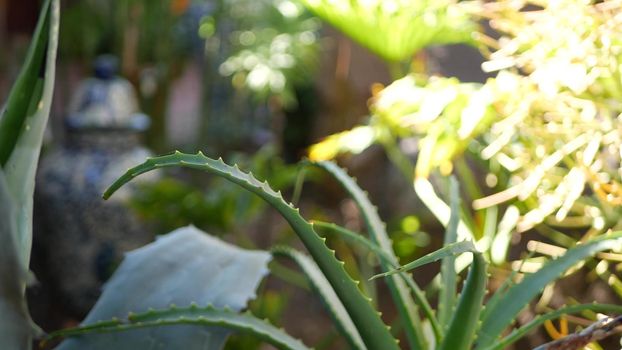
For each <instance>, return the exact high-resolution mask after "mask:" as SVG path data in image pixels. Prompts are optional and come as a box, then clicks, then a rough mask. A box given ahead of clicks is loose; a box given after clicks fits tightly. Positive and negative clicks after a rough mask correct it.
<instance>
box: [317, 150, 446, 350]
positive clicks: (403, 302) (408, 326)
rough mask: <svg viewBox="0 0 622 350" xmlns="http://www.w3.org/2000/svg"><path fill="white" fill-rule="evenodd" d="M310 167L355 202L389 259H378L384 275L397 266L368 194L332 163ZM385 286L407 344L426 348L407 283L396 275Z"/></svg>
mask: <svg viewBox="0 0 622 350" xmlns="http://www.w3.org/2000/svg"><path fill="white" fill-rule="evenodd" d="M310 164H312V165H314V166H317V167H319V168H321V169H323V170H325V171H326V172H328V173H329V174H331V175H332V176H333V177H334V178H335V179H336V180H337V181H338V182H339V183H340V184H341V185H342V186H343V187H344V188H345V190H346V191H347V192H348V193H349V194H350V196H352V198H353V199H354V202H355V203H356V205H357V206H358V208H359V210H360V211H361V216H362V217H363V220H364V221H365V226H366V228H367V232H368V234H369V237H370V240H371V241H372V242H373V243H375V244H377V245H378V246H379V247H380V249H382V250H383V251H384V252H385V253H386V255H388V256H389V257H390V259H391V260H390V261H389V262H385V261H384V260H383V259H381V260H380V266H381V267H382V270H383V271H385V272H386V271H389V270H391V269H393V268H394V266H396V265H398V260H397V257H396V256H395V252H394V251H393V242H392V241H391V239H390V238H389V235H388V234H387V231H386V227H385V224H384V222H382V220H381V219H380V216H379V215H378V211H377V210H376V207H374V205H373V204H372V203H371V201H370V200H369V198H368V197H367V194H366V193H365V192H364V191H363V190H362V189H361V188H360V187H359V186H358V184H357V183H356V181H355V180H354V179H353V178H352V177H350V176H349V175H348V174H347V173H346V171H345V170H344V169H342V168H340V167H339V166H338V165H337V164H335V163H334V162H330V161H322V162H315V163H310ZM413 284H414V281H413ZM387 285H388V287H389V291H390V292H391V296H392V297H393V300H394V301H395V305H396V307H397V310H398V313H399V315H400V318H401V320H402V324H403V326H404V329H405V332H406V336H407V338H408V341H409V343H410V344H411V346H412V347H414V348H415V349H425V348H426V344H425V339H424V336H423V327H422V324H421V320H420V318H419V315H418V312H417V306H416V304H415V301H414V300H413V298H412V296H411V295H410V291H409V289H408V288H407V283H406V282H404V280H403V279H402V277H400V276H399V275H395V276H391V277H390V278H389V279H387ZM424 299H425V298H424ZM430 322H435V320H434V317H432V318H431V321H430Z"/></svg>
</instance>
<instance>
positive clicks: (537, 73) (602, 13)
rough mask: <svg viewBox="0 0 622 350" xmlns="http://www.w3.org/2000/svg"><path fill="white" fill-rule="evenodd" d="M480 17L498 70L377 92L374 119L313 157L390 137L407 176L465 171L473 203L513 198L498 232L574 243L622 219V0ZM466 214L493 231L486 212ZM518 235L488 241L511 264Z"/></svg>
mask: <svg viewBox="0 0 622 350" xmlns="http://www.w3.org/2000/svg"><path fill="white" fill-rule="evenodd" d="M526 9H528V10H526ZM477 16H478V17H479V18H482V19H485V20H487V21H488V23H489V24H490V26H491V27H492V29H493V30H494V31H495V33H497V34H496V35H498V38H496V39H495V38H493V37H492V36H490V35H489V34H488V33H486V32H477V33H474V37H475V38H476V39H477V41H478V43H479V45H480V47H481V50H482V52H483V53H484V54H485V57H486V59H487V61H486V62H485V63H484V64H483V65H482V67H483V69H484V70H485V71H488V72H497V75H496V76H495V77H494V78H490V79H488V80H487V81H486V82H485V83H484V84H473V83H462V82H460V81H459V80H457V79H455V78H444V77H435V76H431V77H429V76H425V75H421V74H409V75H408V76H405V77H404V78H401V79H398V80H396V81H395V82H393V83H392V84H390V85H389V86H387V87H386V88H384V89H382V90H380V91H378V92H377V94H376V95H375V96H374V98H373V99H372V100H371V105H370V111H371V116H370V119H369V122H368V124H367V125H364V126H359V127H356V128H354V129H352V130H351V131H346V132H343V133H340V134H336V135H333V136H331V137H328V138H327V139H325V140H324V141H322V142H321V143H319V144H316V145H314V146H313V147H312V148H311V152H310V155H311V158H314V159H325V158H332V157H334V156H336V154H337V153H339V152H343V151H347V152H354V153H357V152H360V151H362V150H364V149H366V148H367V147H368V146H370V145H371V144H373V143H380V144H383V145H385V148H386V149H387V151H388V153H389V154H393V157H392V159H393V160H394V161H395V163H396V164H397V165H398V166H399V167H400V169H402V171H403V173H404V174H405V175H406V176H408V177H414V178H415V179H427V178H429V177H430V176H434V174H440V175H447V174H449V173H452V172H456V173H457V174H458V175H460V177H461V180H462V181H463V182H467V186H465V188H467V192H468V193H467V198H468V199H469V200H465V201H464V202H465V204H466V208H464V211H465V212H472V211H473V210H475V211H476V212H475V213H474V214H475V215H477V214H478V212H486V213H491V211H489V210H487V209H489V208H492V207H496V206H498V207H499V208H501V209H502V212H501V213H502V215H499V217H500V218H501V220H499V221H500V223H503V226H504V227H503V229H501V227H499V228H498V229H497V230H496V231H499V232H507V233H508V234H510V233H511V232H517V233H520V232H525V231H528V230H530V229H532V228H535V229H536V230H539V231H543V232H546V233H547V234H546V237H547V238H548V239H551V240H552V241H553V242H554V243H555V244H558V245H561V246H569V245H572V244H574V242H575V241H576V240H585V239H586V238H587V237H591V236H593V235H595V234H599V233H602V232H605V231H607V230H609V229H618V228H619V225H620V212H619V210H618V209H617V208H618V207H619V203H620V199H619V198H620V171H619V169H620V157H621V156H620V129H619V126H618V125H617V122H618V121H619V118H620V115H621V114H620V113H621V112H622V110H621V107H622V106H621V105H620V102H619V101H620V98H621V97H622V96H621V95H620V94H621V93H622V90H621V89H620V88H621V87H622V77H621V76H620V64H621V63H622V62H621V61H620V59H621V57H622V56H621V54H622V43H621V42H620V37H621V36H620V34H621V33H620V31H621V30H622V26H621V24H622V23H621V21H622V15H621V14H620V3H619V2H616V1H604V2H598V3H590V2H585V1H551V2H538V1H536V2H526V1H498V2H491V3H486V4H482V5H481V8H480V10H479V11H477ZM396 151H397V152H398V154H396ZM465 160H466V161H465ZM466 163H468V164H466ZM413 168H414V173H413V172H411V169H413ZM482 180H483V181H482ZM420 194H421V193H420ZM517 208H518V212H520V215H518V214H517ZM492 213H494V214H495V215H496V214H497V210H496V209H495V210H493V211H492ZM503 213H504V214H503ZM465 221H467V222H468V224H470V226H471V227H470V229H471V231H472V232H473V233H474V234H475V236H476V237H479V238H480V240H482V239H484V240H486V239H487V237H486V236H485V235H484V234H483V232H482V231H483V230H484V227H483V224H484V223H486V222H488V221H487V220H486V219H483V220H479V222H478V220H468V219H465ZM478 225H479V227H477V226H478ZM508 226H509V229H508ZM545 227H546V228H545ZM478 232H480V233H479V234H478ZM578 232H581V233H580V234H578ZM501 236H505V235H501ZM488 238H490V237H488ZM495 240H496V242H495ZM510 241H511V239H510V237H507V236H506V237H500V236H497V237H494V238H492V239H488V241H484V242H483V243H482V245H483V246H484V247H488V248H490V247H491V246H495V247H496V249H495V250H494V251H492V252H491V254H492V255H493V260H494V261H496V262H497V263H500V262H503V261H504V260H505V251H507V245H508V244H509V243H510ZM495 243H496V245H495Z"/></svg>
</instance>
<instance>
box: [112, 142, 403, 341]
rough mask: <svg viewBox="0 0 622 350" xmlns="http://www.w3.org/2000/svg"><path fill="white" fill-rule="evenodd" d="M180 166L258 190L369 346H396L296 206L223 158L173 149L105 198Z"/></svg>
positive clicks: (150, 161) (123, 178) (129, 174)
mask: <svg viewBox="0 0 622 350" xmlns="http://www.w3.org/2000/svg"><path fill="white" fill-rule="evenodd" d="M173 166H183V167H188V168H194V169H199V170H204V171H206V172H208V173H211V174H214V175H218V176H221V177H223V178H224V179H226V180H229V181H231V182H233V183H235V184H238V185H240V186H241V187H243V188H245V189H246V190H248V191H250V192H253V193H255V194H257V195H258V196H259V197H261V198H262V199H264V200H265V201H266V202H267V203H269V204H270V205H271V206H273V207H274V208H275V209H276V210H277V211H279V213H281V215H282V216H283V217H284V218H285V220H287V222H288V223H289V224H290V225H291V226H292V228H293V229H294V232H296V234H297V235H298V237H299V238H300V239H301V241H302V242H303V244H304V245H305V247H306V248H307V250H308V251H309V253H310V254H311V256H312V257H313V259H314V260H315V262H316V263H317V264H318V266H319V267H320V270H322V272H323V273H324V275H325V276H326V279H327V280H328V281H329V282H330V284H331V285H332V286H333V289H334V290H335V292H336V293H337V295H338V296H339V299H340V300H341V302H342V303H343V305H344V307H345V308H346V310H348V314H350V317H351V318H352V321H353V322H354V324H355V325H356V328H357V329H358V331H359V334H360V335H361V337H362V338H363V341H364V342H365V345H366V346H367V348H368V349H383V350H384V349H386V350H391V349H395V350H397V349H398V346H397V342H396V340H395V338H393V336H391V333H390V332H389V330H388V327H387V326H386V325H385V324H384V322H383V321H382V319H381V318H380V315H379V314H378V312H377V311H376V310H375V309H374V308H373V307H372V305H371V304H370V302H369V300H368V299H367V298H366V297H365V296H364V295H363V294H361V292H360V291H359V290H358V286H357V284H356V282H355V281H353V280H352V279H351V278H350V276H348V274H347V272H346V271H345V269H344V268H343V265H342V263H340V262H339V261H338V260H337V258H336V257H335V254H334V252H333V251H332V250H330V249H328V247H326V244H325V243H324V240H323V239H322V238H320V237H319V236H318V235H317V233H315V231H314V229H313V226H312V225H311V224H309V223H308V222H307V221H306V220H305V219H304V218H303V217H302V216H301V215H300V212H299V210H298V209H296V208H294V207H293V206H292V205H291V204H288V203H286V202H285V200H284V199H283V197H282V195H281V193H280V192H275V191H274V190H273V189H271V188H270V186H269V185H268V184H267V183H266V182H263V183H262V182H260V181H258V180H257V179H256V178H255V177H253V176H252V174H247V173H244V172H242V171H240V169H238V168H237V166H229V165H227V164H225V163H224V162H223V161H222V159H219V160H214V159H210V158H207V157H205V156H204V155H203V154H201V153H198V154H196V155H191V154H183V153H180V152H176V153H174V154H171V155H166V156H161V157H155V158H150V159H148V160H147V161H146V162H145V163H143V164H141V165H139V166H137V167H134V168H132V169H130V170H128V172H127V173H125V174H124V175H123V176H121V177H120V178H119V179H118V180H117V181H116V182H115V183H114V184H112V186H110V188H109V189H108V190H107V191H106V192H105V193H104V198H108V197H109V196H110V195H112V193H113V192H114V191H116V190H117V189H119V188H120V187H121V186H122V185H123V184H124V183H127V182H128V181H130V180H131V179H133V178H134V177H136V176H138V175H140V174H143V173H145V172H148V171H151V170H154V169H157V168H164V167H173Z"/></svg>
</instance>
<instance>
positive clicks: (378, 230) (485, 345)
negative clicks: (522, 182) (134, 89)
mask: <svg viewBox="0 0 622 350" xmlns="http://www.w3.org/2000/svg"><path fill="white" fill-rule="evenodd" d="M311 164H312V165H314V166H318V167H320V168H322V169H324V170H326V171H327V172H328V173H329V174H331V175H332V176H334V177H335V179H337V181H339V182H340V183H341V184H342V185H343V186H344V188H345V189H346V190H347V192H348V193H350V194H351V195H352V196H353V198H354V200H355V202H356V203H357V204H358V206H359V208H360V209H361V212H362V213H363V217H364V220H365V222H366V224H367V227H368V231H369V232H368V233H369V235H370V238H369V239H368V238H365V237H363V236H360V235H358V236H357V235H355V234H354V233H352V232H349V231H348V230H346V229H343V228H340V227H339V226H337V225H335V224H325V223H324V224H322V223H319V224H318V225H315V224H310V223H308V222H307V221H306V220H305V219H304V218H303V217H302V216H301V214H300V212H299V210H298V209H296V208H294V206H293V205H292V204H291V203H288V202H286V201H285V200H284V199H283V196H282V195H281V193H279V192H275V191H273V190H272V189H271V188H270V186H269V185H268V184H267V183H264V182H261V181H259V180H257V179H256V178H254V177H253V176H252V174H249V173H245V172H243V171H241V170H240V169H238V168H237V167H236V166H229V165H227V164H225V163H224V162H223V161H222V160H215V159H211V158H208V157H206V156H204V155H203V154H201V153H198V154H183V153H179V152H175V153H174V154H170V155H165V156H161V157H155V158H150V159H148V160H147V161H146V162H145V163H143V164H141V165H139V166H137V167H134V168H132V169H130V170H129V171H128V172H127V173H126V174H125V175H123V176H122V177H121V178H119V179H118V180H117V181H116V182H115V183H114V184H113V185H112V186H111V187H110V188H109V189H108V190H107V191H106V193H105V194H104V197H105V198H108V197H109V196H111V195H112V194H113V193H114V191H116V190H117V189H119V188H120V187H121V186H122V185H123V184H125V183H127V182H128V181H130V180H131V179H133V178H134V177H136V176H139V175H140V174H143V173H145V172H148V171H151V170H154V169H158V168H164V167H175V166H181V167H188V168H194V169H200V170H204V171H206V172H208V173H211V174H214V175H217V176H221V177H223V178H225V179H227V180H229V181H232V182H233V183H236V184H238V185H240V186H241V187H243V188H245V189H247V190H248V191H251V192H253V193H255V194H257V195H259V196H260V197H261V198H263V199H264V200H266V201H267V202H268V203H269V204H271V205H272V206H273V207H274V208H275V209H276V210H277V211H279V212H280V213H281V214H282V215H283V217H284V218H285V219H286V220H287V221H288V222H289V223H290V225H291V226H292V228H293V229H294V231H295V232H296V233H297V235H298V236H299V237H300V238H301V240H302V242H303V243H304V244H305V246H306V247H307V249H308V251H309V253H310V257H308V256H306V255H305V254H303V253H300V252H297V251H295V250H293V249H291V248H275V250H274V251H273V254H274V255H275V256H281V257H287V258H289V259H292V260H293V261H294V262H296V263H297V264H298V265H299V266H300V267H301V270H302V271H303V272H304V273H305V275H306V276H307V277H308V280H309V281H310V283H311V285H312V286H313V289H315V290H316V291H317V292H318V295H319V296H320V297H321V298H322V300H323V301H324V304H325V305H326V306H327V309H328V310H329V314H330V315H331V316H332V318H333V319H334V320H335V322H336V325H337V328H338V330H339V331H340V333H341V334H342V335H343V336H344V337H345V339H346V340H347V341H348V344H349V345H350V347H351V348H353V349H390V348H393V349H397V348H398V345H397V341H396V339H394V338H393V336H392V335H391V334H390V333H389V332H388V327H387V325H386V324H385V323H384V321H383V320H382V319H381V318H380V317H379V314H378V312H377V311H376V310H374V309H373V307H372V306H371V304H370V303H369V302H368V299H367V298H366V297H365V295H364V294H363V293H362V292H361V291H360V290H359V289H358V288H357V285H356V283H355V282H354V281H353V280H352V279H351V278H350V276H348V274H347V273H346V271H345V270H344V269H343V267H342V264H341V263H340V262H339V261H338V260H337V259H336V258H335V256H334V254H333V252H332V250H331V249H330V248H328V247H327V246H326V245H325V244H324V240H323V239H322V238H321V237H320V236H319V235H318V234H317V233H316V226H317V228H319V229H320V230H321V231H326V230H328V231H332V233H336V234H338V235H342V236H344V237H346V236H348V237H350V238H353V237H355V238H353V240H354V241H358V242H359V243H361V245H363V246H365V247H367V248H368V249H369V250H370V252H371V253H373V254H375V255H376V256H377V257H378V259H379V261H381V268H382V270H383V271H384V272H382V273H381V274H379V275H377V276H374V277H375V279H377V278H378V277H383V278H385V279H386V280H387V281H392V282H394V284H393V287H391V285H389V286H390V288H395V289H396V290H397V293H394V294H393V297H394V300H395V301H396V304H397V303H401V304H402V305H413V307H414V306H415V305H416V306H418V307H420V308H421V309H422V311H423V313H422V314H423V315H424V316H425V318H426V321H427V322H428V323H429V324H430V326H431V327H432V328H433V332H432V335H428V336H426V335H425V334H426V332H425V331H424V328H423V327H424V326H423V325H424V322H423V321H422V320H421V319H420V318H419V319H417V320H415V322H412V323H410V324H407V325H405V326H407V327H409V328H411V331H412V334H413V335H414V337H413V339H409V345H410V348H412V349H418V348H422V349H457V350H462V349H464V350H467V349H486V350H491V349H502V348H505V347H507V346H508V345H510V344H512V343H514V342H515V341H516V340H518V339H520V338H521V337H523V336H525V335H526V334H527V333H528V332H529V331H531V330H533V329H534V328H535V327H537V326H538V325H540V324H542V323H543V322H544V321H545V320H550V319H553V318H556V317H559V316H561V315H563V314H566V313H568V314H570V313H580V312H583V311H586V310H592V311H598V312H615V313H620V312H622V307H621V306H617V305H598V304H584V305H573V306H570V307H567V308H564V309H563V310H561V311H554V312H552V313H549V314H545V315H543V316H541V317H539V318H536V319H534V320H533V321H532V322H531V323H529V324H527V325H525V326H523V327H521V328H517V329H514V330H513V331H512V332H510V333H509V334H508V335H506V336H503V335H504V332H505V331H506V329H508V328H509V327H510V326H511V324H512V322H513V320H514V319H515V318H516V317H517V315H518V314H519V313H520V312H521V310H523V309H524V308H525V307H526V306H527V305H528V303H529V302H530V301H531V300H532V299H533V298H534V297H535V296H536V295H538V293H540V292H541V291H542V289H543V288H544V287H545V286H546V285H547V284H549V283H550V282H552V281H555V280H556V279H558V278H560V277H561V276H562V275H563V274H564V273H565V272H566V271H567V270H568V269H569V268H571V267H572V266H573V265H575V264H577V263H579V262H582V261H583V260H585V259H586V258H588V257H590V256H592V255H594V254H596V253H597V252H600V251H605V250H619V249H620V247H621V244H622V232H616V233H611V234H608V235H605V236H601V237H598V238H596V239H594V240H592V241H588V242H585V243H583V244H581V245H578V246H576V247H574V248H571V249H569V250H568V251H567V252H566V254H564V255H563V256H561V257H559V258H558V259H555V260H551V261H549V262H548V263H546V264H545V265H544V267H543V268H542V269H541V270H539V271H538V272H535V273H533V274H531V275H529V276H525V277H524V278H523V279H522V280H521V281H520V282H513V281H508V283H507V284H506V288H502V289H500V290H498V291H496V292H495V293H493V294H492V295H491V296H490V297H489V298H488V301H487V302H484V299H485V295H486V286H487V280H488V277H487V265H488V263H487V262H486V260H485V257H484V255H483V254H482V253H480V252H479V251H477V249H476V248H475V246H474V245H473V244H472V243H471V242H468V241H465V242H457V241H456V240H457V237H458V235H457V233H456V231H457V221H458V220H457V216H458V211H457V210H456V208H457V207H458V190H457V182H456V181H451V184H452V185H451V190H450V193H451V197H452V198H451V202H452V208H453V210H452V217H451V218H450V225H449V226H448V229H447V231H446V233H445V244H446V246H445V247H444V248H442V249H440V250H438V251H435V252H432V253H430V254H428V255H426V256H423V257H421V258H420V259H417V260H415V261H413V262H410V263H408V264H406V265H403V266H400V265H399V264H398V263H397V261H396V260H395V253H394V252H393V251H392V247H391V244H390V240H389V238H388V236H387V235H386V232H384V223H383V222H382V221H380V218H379V217H378V214H377V212H376V209H375V207H373V205H372V204H371V203H370V201H369V199H368V198H367V195H366V193H365V192H364V191H363V190H361V189H360V187H359V186H358V185H357V184H356V182H355V181H354V180H353V179H352V178H350V177H349V176H348V175H347V173H346V172H345V171H344V170H343V169H342V168H340V167H338V166H337V165H336V164H334V163H331V162H320V163H311ZM460 253H466V254H470V255H471V256H472V263H471V265H470V268H469V271H468V274H467V276H466V280H465V282H464V284H463V286H462V288H461V292H460V294H458V293H457V289H458V288H456V286H457V285H458V283H457V282H456V281H455V280H454V281H452V280H451V279H449V278H448V276H453V278H454V279H455V277H456V269H455V255H456V254H460ZM437 260H442V264H443V268H442V270H441V276H440V278H441V280H443V281H446V282H447V285H444V284H443V285H441V288H440V295H441V300H442V301H443V302H447V303H449V305H455V307H453V308H452V309H451V311H443V312H445V313H446V314H445V316H442V315H443V313H442V312H441V310H439V311H434V310H433V309H432V308H431V307H430V305H431V304H430V302H429V301H428V300H427V298H426V297H425V295H424V294H423V293H422V292H421V289H420V288H419V286H418V285H417V284H416V283H415V282H414V281H413V280H412V275H410V274H409V272H410V271H411V270H412V269H414V268H416V267H419V266H421V265H424V264H426V263H430V262H434V261H437ZM396 281H400V282H398V283H399V284H398V283H395V282H396ZM398 298H404V299H403V300H399V299H398ZM398 307H399V306H398ZM415 309H416V308H415ZM445 310H447V309H445ZM219 312H224V313H225V314H226V315H221V316H220V317H218V316H215V315H219ZM412 315H416V317H417V318H418V317H419V313H418V312H417V313H416V314H399V316H398V317H400V319H401V320H402V322H404V320H408V318H407V317H412ZM249 320H254V318H252V316H250V315H238V316H236V315H235V313H231V312H230V311H227V310H225V311H222V310H221V311H219V310H217V309H213V308H212V309H210V308H208V309H200V308H198V309H197V307H194V308H186V309H178V308H170V309H161V310H156V311H153V312H150V313H147V314H139V315H133V314H130V315H129V316H127V317H126V318H124V319H112V320H110V321H104V322H100V323H94V324H90V325H85V326H82V327H79V328H76V329H73V330H65V331H60V332H58V333H55V334H53V336H74V335H81V336H83V337H88V336H90V334H91V333H94V332H95V333H115V332H122V331H127V330H129V329H136V328H145V327H160V326H163V325H180V324H193V325H206V324H209V325H214V324H218V325H221V326H224V327H228V328H232V329H236V330H238V331H245V332H250V333H252V334H255V335H257V336H259V337H261V338H262V339H265V340H267V341H268V342H270V343H272V344H273V345H275V346H277V347H278V348H280V349H300V348H304V346H303V345H301V343H298V342H290V341H289V340H288V341H284V340H283V341H279V340H278V339H289V338H284V337H286V335H284V334H283V333H282V331H281V330H278V329H276V328H273V327H271V326H267V325H265V324H262V325H261V326H260V325H259V324H256V322H255V321H252V322H250V321H249ZM246 321H248V322H246ZM405 331H406V332H408V330H407V329H406V328H405ZM418 336H421V338H417V337H418ZM301 346H302V347H301Z"/></svg>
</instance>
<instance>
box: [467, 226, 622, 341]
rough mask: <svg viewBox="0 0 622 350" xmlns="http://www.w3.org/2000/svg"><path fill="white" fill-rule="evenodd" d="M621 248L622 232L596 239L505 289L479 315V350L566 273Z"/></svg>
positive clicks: (567, 252)
mask: <svg viewBox="0 0 622 350" xmlns="http://www.w3.org/2000/svg"><path fill="white" fill-rule="evenodd" d="M621 245H622V232H616V233H612V234H608V235H603V236H601V237H598V238H595V239H593V240H591V241H589V242H586V243H583V244H580V245H577V246H575V247H574V248H572V249H569V250H568V251H566V253H565V254H564V255H562V256H561V257H559V258H557V259H555V260H551V261H549V262H548V263H546V264H545V265H544V266H543V267H542V268H541V269H540V270H538V272H536V273H533V274H531V275H528V276H526V277H525V278H524V279H523V280H522V281H521V282H520V283H517V284H515V285H513V286H511V287H510V288H508V289H507V291H506V292H505V294H503V296H502V297H499V298H498V299H497V302H496V303H495V304H494V305H491V307H487V308H486V310H485V312H484V313H483V314H482V318H481V321H482V327H481V329H480V336H479V339H480V341H479V342H478V349H483V348H486V347H488V346H490V345H491V344H493V343H494V341H495V340H496V339H497V337H498V336H499V335H500V334H501V333H502V332H503V330H504V329H505V328H506V327H508V326H509V325H510V324H511V323H512V321H513V320H514V319H515V318H516V316H517V315H518V313H519V312H520V311H521V310H522V309H523V308H524V307H525V306H526V305H527V304H528V303H529V301H531V300H532V299H533V298H534V297H535V296H536V295H538V293H540V292H541V291H542V289H543V288H544V287H545V286H546V285H547V284H549V283H550V282H552V281H554V280H555V279H557V278H559V277H560V276H561V275H562V274H563V273H564V272H566V270H568V269H569V268H571V267H572V266H574V265H575V264H577V263H579V262H581V261H583V260H585V259H586V258H589V257H591V256H593V255H594V254H596V253H598V252H600V251H603V250H610V249H612V250H616V249H617V250H619V249H620V248H621Z"/></svg>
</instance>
